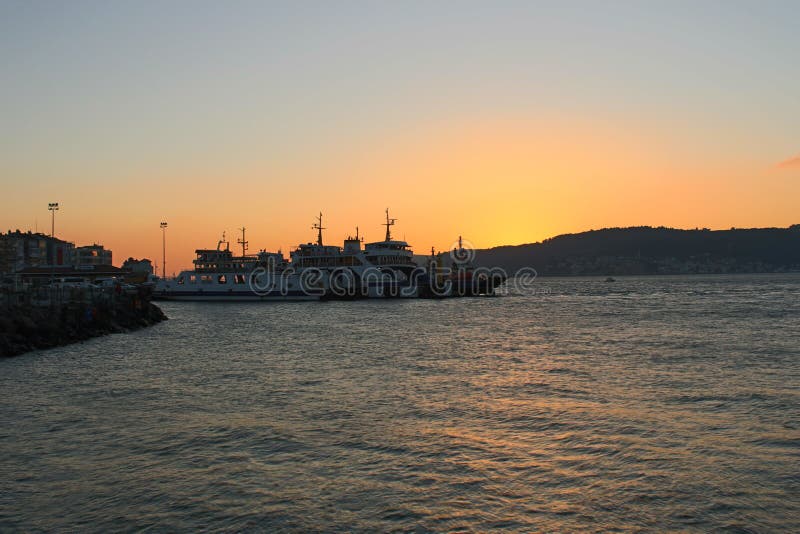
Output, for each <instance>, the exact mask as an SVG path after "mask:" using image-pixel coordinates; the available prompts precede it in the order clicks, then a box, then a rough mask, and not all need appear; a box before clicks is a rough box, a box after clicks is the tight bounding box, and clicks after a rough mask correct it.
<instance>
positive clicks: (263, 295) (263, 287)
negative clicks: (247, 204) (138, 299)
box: [153, 228, 324, 301]
mask: <svg viewBox="0 0 800 534" xmlns="http://www.w3.org/2000/svg"><path fill="white" fill-rule="evenodd" d="M244 230H245V229H244V228H242V239H241V240H240V241H239V243H241V244H242V255H241V256H234V255H233V253H232V252H231V250H230V244H229V243H228V242H227V241H226V240H225V234H224V233H223V235H222V239H221V240H220V241H219V242H218V243H217V248H216V249H198V250H196V251H195V254H196V255H197V257H196V258H195V259H194V260H193V261H192V263H193V264H194V269H193V270H187V271H182V272H181V273H180V274H179V275H178V276H176V277H175V278H171V279H164V278H162V279H159V280H157V281H156V285H155V288H154V291H153V298H154V299H159V300H196V301H267V300H270V301H272V300H319V299H320V298H321V297H322V295H323V294H324V284H323V282H322V281H321V280H320V279H319V277H316V278H315V277H314V276H313V273H307V274H306V275H305V276H304V275H303V273H296V272H293V271H292V269H289V264H288V262H287V261H286V259H285V258H284V257H283V254H281V253H280V252H266V251H263V250H262V251H260V252H259V253H258V254H250V255H248V254H247V241H245V239H244Z"/></svg>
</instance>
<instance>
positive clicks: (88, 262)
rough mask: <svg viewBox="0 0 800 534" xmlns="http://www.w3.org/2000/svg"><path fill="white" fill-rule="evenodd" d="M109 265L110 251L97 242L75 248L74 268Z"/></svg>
mask: <svg viewBox="0 0 800 534" xmlns="http://www.w3.org/2000/svg"><path fill="white" fill-rule="evenodd" d="M98 265H111V251H110V250H107V249H106V248H105V247H103V245H98V244H97V243H95V244H93V245H86V246H83V247H77V248H76V249H75V268H77V269H80V268H83V267H90V266H91V267H96V266H98Z"/></svg>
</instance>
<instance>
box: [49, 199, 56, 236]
mask: <svg viewBox="0 0 800 534" xmlns="http://www.w3.org/2000/svg"><path fill="white" fill-rule="evenodd" d="M47 209H49V210H50V213H51V214H52V220H51V222H50V237H55V236H56V212H57V211H58V202H50V203H49V204H48V205H47Z"/></svg>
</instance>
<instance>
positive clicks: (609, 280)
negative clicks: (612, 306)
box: [606, 276, 616, 282]
mask: <svg viewBox="0 0 800 534" xmlns="http://www.w3.org/2000/svg"><path fill="white" fill-rule="evenodd" d="M606 282H616V280H614V279H613V278H611V277H610V276H609V277H608V278H606Z"/></svg>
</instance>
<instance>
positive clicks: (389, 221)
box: [383, 208, 397, 241]
mask: <svg viewBox="0 0 800 534" xmlns="http://www.w3.org/2000/svg"><path fill="white" fill-rule="evenodd" d="M396 221H397V219H390V218H389V208H386V222H385V223H383V226H385V227H386V241H391V240H392V233H391V231H390V230H389V228H390V227H391V226H393V225H394V223H395V222H396Z"/></svg>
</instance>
